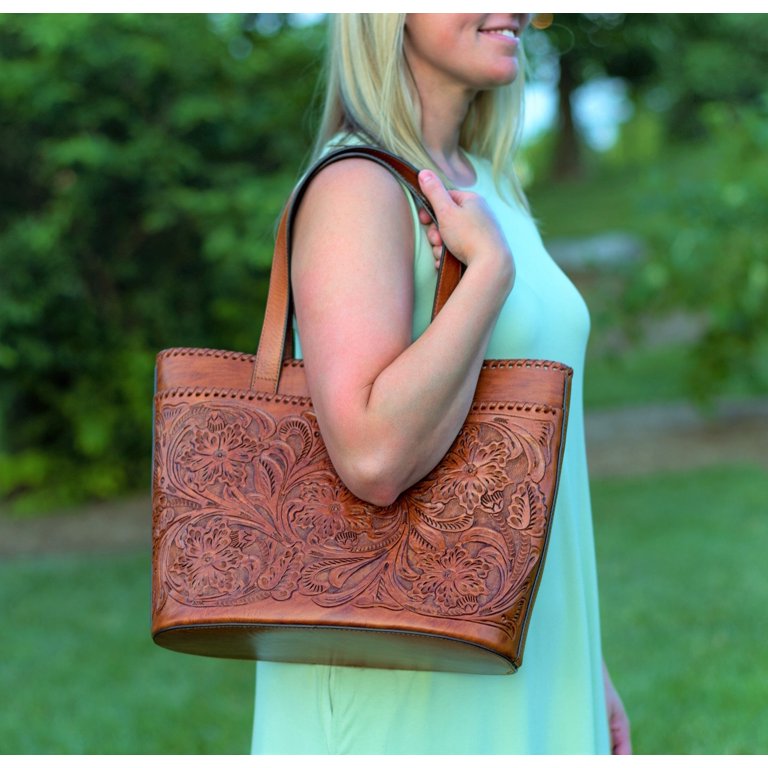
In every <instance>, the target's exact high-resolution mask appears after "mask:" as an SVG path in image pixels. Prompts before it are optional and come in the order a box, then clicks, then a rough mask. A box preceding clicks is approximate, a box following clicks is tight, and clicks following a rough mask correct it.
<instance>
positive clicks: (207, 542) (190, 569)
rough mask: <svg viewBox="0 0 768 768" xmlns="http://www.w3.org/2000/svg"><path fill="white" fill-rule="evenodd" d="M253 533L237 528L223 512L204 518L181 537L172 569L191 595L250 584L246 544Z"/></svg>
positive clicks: (204, 595) (212, 594) (202, 595)
mask: <svg viewBox="0 0 768 768" xmlns="http://www.w3.org/2000/svg"><path fill="white" fill-rule="evenodd" d="M252 543H253V536H252V534H249V533H244V532H243V531H242V530H237V529H235V528H233V527H232V526H231V525H230V524H229V523H228V522H227V520H226V519H224V518H223V517H221V516H220V515H216V516H214V517H209V518H207V519H206V518H204V519H203V520H202V521H201V522H200V523H199V524H196V525H190V526H188V527H187V528H185V529H184V530H183V531H182V532H181V534H180V535H179V537H178V541H177V547H178V549H177V557H176V558H175V560H174V561H173V562H172V563H170V564H169V568H168V570H169V573H170V574H171V575H172V576H175V577H177V579H179V580H181V581H182V582H184V583H185V584H186V585H187V588H188V590H189V596H190V597H191V598H207V597H215V596H218V595H224V594H227V593H228V592H231V591H232V590H242V589H244V588H246V587H247V581H248V578H249V575H250V568H248V567H247V566H248V565H251V563H249V562H248V560H249V558H248V557H247V556H246V554H245V553H244V551H243V550H244V549H245V547H247V546H248V545H250V544H252Z"/></svg>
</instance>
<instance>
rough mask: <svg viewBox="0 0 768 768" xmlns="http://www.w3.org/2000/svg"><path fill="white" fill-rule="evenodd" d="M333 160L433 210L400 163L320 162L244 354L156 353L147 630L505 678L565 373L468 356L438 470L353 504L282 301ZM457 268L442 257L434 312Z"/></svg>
mask: <svg viewBox="0 0 768 768" xmlns="http://www.w3.org/2000/svg"><path fill="white" fill-rule="evenodd" d="M347 157H365V158H367V159H369V160H371V161H373V162H377V163H379V164H381V165H382V166H384V167H385V168H387V169H388V170H390V171H391V172H392V173H393V174H395V176H396V177H397V178H398V179H399V181H400V182H401V183H402V184H404V185H405V186H406V187H407V188H408V189H409V190H410V192H411V194H413V195H414V197H415V198H417V200H418V201H419V203H420V204H421V205H423V206H424V207H425V208H427V210H430V209H429V204H428V202H427V201H426V200H425V199H424V198H423V196H422V194H421V192H420V190H419V186H418V182H417V177H416V170H415V169H414V168H412V167H411V166H409V165H408V164H406V163H405V162H404V161H402V160H400V159H399V158H397V157H395V156H393V155H390V154H388V153H386V152H384V151H382V150H379V149H376V148H373V147H349V148H345V149H341V150H338V151H336V152H333V153H332V154H330V155H327V156H326V157H324V158H323V159H321V160H320V161H319V162H318V163H317V164H316V165H315V166H314V167H313V168H312V169H311V170H310V172H309V173H308V174H307V175H306V176H305V177H304V179H303V181H302V183H301V184H300V185H299V186H298V188H297V189H296V191H295V192H294V195H293V197H292V199H291V200H290V201H289V203H288V204H287V206H286V209H285V211H284V213H283V216H282V220H281V222H280V226H279V230H278V235H277V238H276V244H275V253H274V262H273V267H272V273H271V278H270V292H269V296H268V302H267V309H266V314H265V320H264V325H263V330H262V334H261V340H260V343H259V347H258V352H257V354H256V355H252V354H247V353H241V352H231V351H221V350H211V349H168V350H165V351H163V352H161V353H160V354H159V355H158V357H157V367H156V390H155V400H154V403H155V410H154V458H153V465H154V466H153V487H152V504H153V557H152V635H153V637H154V640H155V642H156V643H158V644H159V645H161V646H163V647H165V648H169V649H172V650H176V651H183V652H185V653H193V654H202V655H206V656H222V657H230V658H243V659H266V660H272V661H281V662H302V663H322V664H340V665H351V666H373V667H384V668H401V669H422V670H438V671H440V670H444V671H451V672H468V673H480V674H508V673H510V672H514V671H515V670H516V669H517V668H518V667H519V666H520V664H521V663H522V657H523V647H524V643H525V635H526V630H527V627H528V623H529V620H530V617H531V611H532V609H533V604H534V599H535V595H536V590H537V586H538V583H539V579H540V576H541V572H542V567H543V565H544V556H545V552H546V547H547V541H548V538H549V531H550V528H551V524H552V510H553V507H554V504H555V498H556V495H557V485H558V475H559V471H560V465H561V461H562V455H563V448H564V442H565V428H566V421H567V412H568V399H569V394H570V383H571V375H572V372H571V369H570V368H568V367H567V366H565V365H561V364H560V363H556V362H549V361H542V360H487V361H485V363H484V365H483V367H482V371H481V373H480V376H479V379H478V382H477V389H476V392H475V396H474V401H473V404H472V407H471V410H470V413H469V415H468V417H467V419H466V422H465V424H464V425H463V427H462V429H461V431H460V432H459V433H458V435H457V436H456V439H455V441H454V443H453V445H452V446H451V448H450V450H449V451H448V453H447V454H446V456H445V457H444V458H443V459H442V460H441V462H440V463H439V464H438V465H437V466H436V467H435V468H434V469H433V470H432V471H431V472H430V473H429V474H428V475H427V476H426V477H424V478H423V479H422V480H421V481H419V482H418V483H416V484H415V485H414V486H412V487H411V488H409V489H408V490H407V491H406V492H404V493H402V494H401V495H400V497H398V499H397V500H396V501H395V502H394V503H393V504H391V505H390V506H388V507H386V508H381V507H376V506H373V505H371V504H368V503H366V502H364V501H362V500H361V499H359V498H356V497H355V496H354V495H353V494H352V493H351V492H350V491H349V490H348V489H347V488H346V487H345V486H344V485H343V483H342V482H341V480H340V479H339V477H338V475H337V474H336V472H335V471H334V468H333V466H332V464H331V462H330V460H329V458H328V453H327V451H326V449H325V446H324V444H323V439H322V436H321V434H320V432H319V430H318V425H317V420H316V418H315V414H314V411H313V407H312V400H311V398H310V395H309V392H308V391H307V386H306V381H305V376H304V369H303V364H302V361H301V360H297V359H294V358H293V353H292V346H293V344H292V341H293V339H292V330H291V316H292V314H291V302H290V263H289V259H290V244H291V225H292V220H293V215H294V213H295V211H296V210H297V207H298V205H299V203H300V201H301V196H302V194H303V191H304V190H305V189H306V185H307V183H308V181H309V180H310V179H311V178H312V177H313V176H314V175H315V174H316V173H318V172H319V171H320V170H321V169H322V168H324V167H325V166H327V165H328V164H330V163H333V162H338V161H341V160H343V159H344V158H347ZM460 275H461V266H460V264H459V262H458V261H457V260H456V259H454V258H453V257H452V256H451V255H450V254H445V256H444V258H443V264H442V267H441V271H440V274H439V278H438V285H437V291H436V298H435V305H434V312H433V317H434V315H435V314H436V313H437V312H439V311H440V308H441V306H442V305H443V304H444V303H445V301H446V300H447V298H448V297H449V296H450V293H451V291H452V290H453V289H454V287H455V286H456V284H457V282H458V280H459V279H460Z"/></svg>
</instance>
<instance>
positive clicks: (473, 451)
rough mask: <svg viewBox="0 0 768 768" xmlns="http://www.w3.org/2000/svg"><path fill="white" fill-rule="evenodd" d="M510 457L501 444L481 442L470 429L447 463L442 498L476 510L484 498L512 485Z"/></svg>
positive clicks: (461, 436) (462, 436)
mask: <svg viewBox="0 0 768 768" xmlns="http://www.w3.org/2000/svg"><path fill="white" fill-rule="evenodd" d="M508 453H509V452H508V451H507V448H506V445H505V444H504V443H503V442H502V441H501V440H494V441H491V442H481V441H480V440H479V436H478V431H477V430H476V429H467V430H466V431H464V432H463V433H462V434H461V435H460V436H459V438H458V440H457V441H456V443H455V444H454V447H453V450H452V451H451V452H450V453H449V454H448V455H447V456H446V457H445V459H444V460H443V469H444V473H443V482H442V484H441V486H440V489H439V491H438V494H439V496H440V498H442V499H444V500H448V499H452V498H456V499H458V502H459V504H461V506H462V507H464V509H465V510H467V511H468V512H471V511H472V510H473V509H476V508H477V507H478V505H479V504H480V498H481V497H482V496H483V495H484V494H486V493H488V492H489V491H492V490H494V489H496V488H499V487H503V486H504V485H506V484H507V483H508V478H507V476H506V474H505V472H504V467H505V465H506V463H507V459H508Z"/></svg>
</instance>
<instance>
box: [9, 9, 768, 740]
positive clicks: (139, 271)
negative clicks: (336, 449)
mask: <svg viewBox="0 0 768 768" xmlns="http://www.w3.org/2000/svg"><path fill="white" fill-rule="evenodd" d="M324 26H325V24H324V17H323V15H322V14H314V15H308V14H269V13H261V14H260V13H254V14H222V15H203V14H185V15H159V14H158V15H122V14H114V15H113V14H110V15H88V14H81V15H52V14H49V15H26V14H25V15H21V14H4V15H0V73H1V75H0V557H2V561H0V601H1V602H0V605H2V615H3V622H2V628H0V690H3V691H5V692H6V695H5V696H4V697H3V704H2V707H0V752H5V753H190V752H191V753H238V752H245V751H247V750H248V748H249V735H250V733H249V730H250V718H251V717H252V704H251V695H252V685H253V679H252V665H251V664H250V663H245V662H235V661H223V660H211V659H202V658H194V657H186V656H182V655H179V654H172V653H169V652H167V651H164V650H161V649H158V648H156V647H155V646H154V645H153V644H152V642H151V639H150V637H149V549H150V539H151V534H150V530H149V527H150V517H151V515H150V506H149V491H148V487H149V478H150V450H151V413H152V410H151V401H152V388H153V366H154V356H155V354H156V353H157V351H159V350H160V349H163V348H165V347H170V346H197V347H204V346H207V347H218V348H224V349H236V350H240V351H255V349H256V346H257V343H258V335H259V330H260V326H261V318H262V313H263V307H264V299H265V295H266V288H267V281H268V272H269V266H270V261H271V255H272V237H273V229H274V224H275V221H276V217H277V215H278V213H279V211H280V208H281V205H282V203H283V202H284V200H285V198H286V196H287V194H288V193H289V191H290V189H291V187H292V185H293V183H294V182H295V180H296V178H297V175H298V173H299V171H300V169H301V167H302V166H303V164H304V163H305V162H306V160H307V158H308V154H309V147H310V145H311V141H312V136H313V130H314V128H315V126H316V124H317V115H318V107H319V99H318V97H317V93H316V90H317V83H318V73H319V71H320V62H321V60H322V54H323V49H324V45H325V29H324ZM526 50H527V53H528V59H529V72H528V79H529V86H528V98H527V115H526V126H525V141H524V147H523V151H522V153H521V156H520V161H519V172H520V175H521V177H522V178H523V180H524V183H525V186H526V191H527V193H528V196H529V199H530V202H531V205H532V208H533V211H534V214H535V216H536V218H537V220H538V222H539V224H540V227H541V231H542V234H543V236H544V239H545V241H546V242H547V245H548V247H549V249H550V251H551V253H552V254H553V256H554V257H555V259H556V260H557V261H558V262H559V263H560V264H561V266H562V268H563V269H564V270H565V271H566V272H567V273H568V274H569V275H570V276H571V277H572V279H573V280H574V282H575V283H576V284H577V285H578V287H579V288H580V290H581V291H582V292H583V293H584V295H585V298H586V299H587V302H588V304H589V305H590V308H591V311H592V324H593V329H592V339H591V342H590V349H589V365H588V369H587V381H586V400H587V403H586V404H587V430H588V441H589V454H590V465H591V470H592V478H593V503H594V514H595V525H596V537H597V547H598V565H599V571H600V580H601V604H602V614H603V627H604V646H605V656H606V659H607V661H608V664H609V667H610V668H611V670H612V674H613V677H614V681H615V682H616V685H617V687H618V688H619V690H620V691H621V692H622V694H623V696H624V699H625V704H626V706H627V709H628V710H629V714H630V717H631V719H632V721H633V726H634V741H635V747H636V750H637V751H638V752H641V753H679V754H693V753H695V754H699V753H712V754H724V753H765V752H768V705H766V701H768V674H766V671H767V670H768V648H767V647H766V644H765V641H764V638H765V637H766V635H767V634H768V614H767V612H766V605H768V577H767V574H766V567H765V552H766V551H767V550H768V515H767V514H766V513H768V501H767V497H768V310H767V309H766V306H767V305H768V226H767V223H768V215H767V214H768V172H766V169H768V86H766V78H765V73H766V72H767V71H768V15H766V14H681V15H678V14H661V15H660V14H647V15H646V14H571V15H569V14H558V15H555V16H554V17H552V16H551V15H548V14H540V15H539V16H538V17H536V19H535V26H534V28H532V29H531V30H530V32H529V33H528V34H527V42H526Z"/></svg>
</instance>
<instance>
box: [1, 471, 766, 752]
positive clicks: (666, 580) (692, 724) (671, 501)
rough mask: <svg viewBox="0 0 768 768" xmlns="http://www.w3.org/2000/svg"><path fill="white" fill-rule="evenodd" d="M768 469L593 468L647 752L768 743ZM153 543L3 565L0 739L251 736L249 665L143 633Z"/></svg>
mask: <svg viewBox="0 0 768 768" xmlns="http://www.w3.org/2000/svg"><path fill="white" fill-rule="evenodd" d="M766 489H768V476H767V475H766V473H765V472H764V471H761V470H758V469H755V468H750V467H720V468H714V469H706V470H699V471H695V472H688V473H682V474H669V475H652V476H648V477H643V478H619V479H612V480H600V481H598V482H595V483H593V498H594V508H595V523H596V538H597V547H598V561H599V570H600V580H601V601H602V613H603V631H604V646H605V655H606V658H607V659H608V662H609V665H610V667H611V671H612V674H613V677H614V679H615V682H616V685H617V686H618V687H619V689H620V691H621V693H622V696H623V697H624V700H625V703H626V705H627V708H628V710H629V713H630V716H631V718H632V721H633V727H634V739H635V746H636V749H637V750H638V751H639V752H641V753H683V754H698V753H714V754H724V753H764V752H767V751H768V731H766V729H765V722H764V717H765V701H766V700H768V678H766V676H765V675H764V674H763V672H762V670H765V669H766V668H768V645H766V643H765V637H766V636H767V635H768V611H766V605H768V579H767V578H766V570H765V566H764V561H765V552H766V551H768V514H766V512H768V509H767V508H766V493H765V492H766ZM148 574H149V559H148V557H147V556H145V555H143V554H142V555H121V556H119V557H116V556H113V557H104V556H68V557H46V558H36V559H19V560H15V561H10V562H6V563H4V564H3V565H1V566H0V604H2V605H3V631H2V636H1V639H0V690H2V691H3V692H4V694H5V695H4V706H3V707H2V709H0V751H2V752H6V753H12V754H16V753H31V754H47V753H69V754H71V753H105V754H115V753H128V754H132V753H144V754H146V753H159V754H163V753H172V754H176V753H205V754H211V753H239V752H247V750H248V747H249V744H248V740H249V735H250V718H251V716H252V702H251V696H252V687H253V665H252V664H251V663H248V662H238V661H224V660H218V659H205V658H195V657H192V656H184V655H181V654H175V653H171V652H169V651H165V650H162V649H160V648H157V647H156V646H154V645H153V643H152V642H151V640H150V637H149V629H148V620H149V619H148V613H149V577H148Z"/></svg>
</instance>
